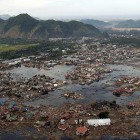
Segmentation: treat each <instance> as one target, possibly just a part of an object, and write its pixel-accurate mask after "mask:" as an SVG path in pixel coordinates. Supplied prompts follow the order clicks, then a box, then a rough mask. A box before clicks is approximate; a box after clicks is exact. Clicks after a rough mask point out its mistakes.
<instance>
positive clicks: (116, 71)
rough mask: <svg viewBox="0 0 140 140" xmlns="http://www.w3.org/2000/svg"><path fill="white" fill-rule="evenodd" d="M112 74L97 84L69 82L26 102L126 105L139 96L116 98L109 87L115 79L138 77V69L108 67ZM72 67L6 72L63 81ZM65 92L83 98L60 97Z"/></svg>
mask: <svg viewBox="0 0 140 140" xmlns="http://www.w3.org/2000/svg"><path fill="white" fill-rule="evenodd" d="M108 67H110V69H111V70H113V72H111V73H109V74H105V75H104V77H103V79H101V80H100V81H98V82H94V83H93V84H91V85H79V84H74V83H72V82H70V81H69V84H68V85H66V86H63V87H60V88H59V89H57V90H55V91H51V92H50V94H47V95H44V96H42V97H39V98H37V99H35V100H34V101H33V102H26V103H25V104H28V105H35V106H36V105H53V106H59V105H62V104H63V103H89V102H94V101H100V100H101V101H102V100H106V101H114V100H115V101H116V102H117V104H119V105H126V104H127V103H128V102H131V101H133V100H135V99H136V98H137V97H138V96H139V92H138V91H136V92H134V93H133V95H131V96H121V97H116V96H114V95H113V94H112V90H113V89H114V87H113V86H111V85H112V84H113V82H114V80H116V79H117V78H119V77H121V76H133V77H135V76H136V77H140V69H139V68H134V67H132V66H127V65H108ZM73 69H74V66H66V65H57V66H54V67H52V68H50V69H49V70H43V69H41V70H39V69H37V68H28V67H25V66H21V67H19V68H15V69H13V70H11V71H8V72H10V73H11V74H12V76H13V77H15V78H19V79H20V78H22V77H24V78H32V77H33V76H34V75H46V76H50V77H52V78H56V79H59V80H65V75H66V74H67V73H68V72H70V71H72V70H73ZM65 91H73V92H77V93H80V94H82V95H83V96H84V99H82V100H78V99H77V100H75V99H66V98H65V97H63V96H62V93H63V92H65Z"/></svg>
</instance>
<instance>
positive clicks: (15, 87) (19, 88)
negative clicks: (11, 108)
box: [0, 73, 65, 100]
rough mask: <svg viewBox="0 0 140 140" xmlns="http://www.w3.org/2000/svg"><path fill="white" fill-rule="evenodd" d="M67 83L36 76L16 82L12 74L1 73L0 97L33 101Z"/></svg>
mask: <svg viewBox="0 0 140 140" xmlns="http://www.w3.org/2000/svg"><path fill="white" fill-rule="evenodd" d="M64 85H65V83H64V82H63V81H60V80H55V79H54V78H50V77H48V76H45V75H35V76H33V77H32V78H30V79H25V78H22V79H20V80H16V79H14V78H11V74H10V73H0V96H1V97H7V96H8V97H17V99H22V100H23V99H25V100H32V99H34V98H36V97H39V96H41V95H44V94H48V92H50V91H53V90H55V89H57V88H59V87H61V86H64Z"/></svg>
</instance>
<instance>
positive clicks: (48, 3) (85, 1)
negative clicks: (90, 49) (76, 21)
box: [0, 0, 140, 18]
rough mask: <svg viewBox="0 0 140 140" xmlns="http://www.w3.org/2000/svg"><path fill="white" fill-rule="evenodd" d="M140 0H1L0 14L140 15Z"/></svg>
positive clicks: (51, 16) (37, 15) (65, 15)
mask: <svg viewBox="0 0 140 140" xmlns="http://www.w3.org/2000/svg"><path fill="white" fill-rule="evenodd" d="M139 6H140V0H0V15H2V14H9V15H12V16H13V15H18V14H20V13H28V14H29V15H31V16H34V17H39V18H70V17H79V18H89V17H93V18H94V17H108V18H109V17H114V18H115V17H118V18H121V17H127V18H131V17H140V16H139V15H140V8H139Z"/></svg>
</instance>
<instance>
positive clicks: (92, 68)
mask: <svg viewBox="0 0 140 140" xmlns="http://www.w3.org/2000/svg"><path fill="white" fill-rule="evenodd" d="M109 72H112V71H111V70H110V69H109V68H107V67H105V66H104V65H103V64H102V63H100V64H95V65H94V64H82V65H80V66H77V67H76V68H75V70H74V71H73V72H70V73H68V74H67V75H65V78H66V79H70V80H72V81H77V82H78V83H79V84H81V85H85V84H87V85H89V84H92V83H93V82H95V81H99V80H100V79H102V75H103V74H105V73H109Z"/></svg>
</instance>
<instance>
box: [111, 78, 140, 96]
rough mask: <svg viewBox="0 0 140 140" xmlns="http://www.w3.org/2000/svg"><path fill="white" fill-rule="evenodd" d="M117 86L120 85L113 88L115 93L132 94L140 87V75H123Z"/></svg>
mask: <svg viewBox="0 0 140 140" xmlns="http://www.w3.org/2000/svg"><path fill="white" fill-rule="evenodd" d="M115 86H117V87H119V88H117V89H115V90H113V94H114V95H116V96H120V95H122V94H127V95H131V94H133V93H134V92H135V91H136V90H138V89H139V88H140V78H139V77H128V76H125V77H121V78H120V79H118V80H117V81H116V82H115Z"/></svg>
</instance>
